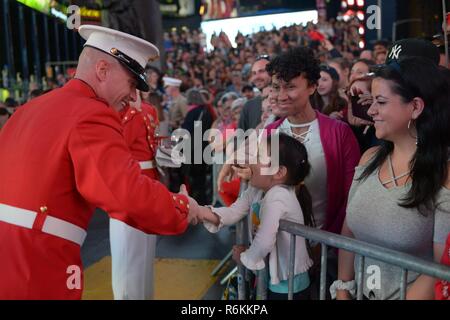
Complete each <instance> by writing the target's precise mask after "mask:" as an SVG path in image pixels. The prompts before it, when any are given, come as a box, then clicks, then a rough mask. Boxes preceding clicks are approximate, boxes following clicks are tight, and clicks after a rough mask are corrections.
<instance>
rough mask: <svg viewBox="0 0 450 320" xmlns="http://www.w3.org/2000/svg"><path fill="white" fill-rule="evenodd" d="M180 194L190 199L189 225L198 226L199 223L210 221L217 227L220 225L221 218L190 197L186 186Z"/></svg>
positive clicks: (182, 186) (183, 186) (181, 188)
mask: <svg viewBox="0 0 450 320" xmlns="http://www.w3.org/2000/svg"><path fill="white" fill-rule="evenodd" d="M180 194H182V195H185V196H186V197H188V199H189V213H188V223H190V224H192V225H196V224H197V223H199V222H204V221H208V222H211V223H214V224H216V225H218V224H219V217H218V216H216V215H215V214H214V213H213V212H212V211H211V209H209V208H208V207H206V206H200V205H199V204H198V203H197V201H195V199H194V198H192V197H190V196H189V193H188V192H187V189H186V186H185V185H184V184H182V185H181V187H180Z"/></svg>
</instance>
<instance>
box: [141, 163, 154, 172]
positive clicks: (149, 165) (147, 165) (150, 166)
mask: <svg viewBox="0 0 450 320" xmlns="http://www.w3.org/2000/svg"><path fill="white" fill-rule="evenodd" d="M139 165H140V166H141V170H147V169H153V168H155V167H156V166H155V162H154V161H139Z"/></svg>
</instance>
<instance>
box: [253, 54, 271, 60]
mask: <svg viewBox="0 0 450 320" xmlns="http://www.w3.org/2000/svg"><path fill="white" fill-rule="evenodd" d="M259 60H267V61H270V56H269V55H268V54H261V55H259V56H257V57H256V61H259Z"/></svg>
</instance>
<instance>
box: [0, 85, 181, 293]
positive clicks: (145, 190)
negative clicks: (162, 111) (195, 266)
mask: <svg viewBox="0 0 450 320" xmlns="http://www.w3.org/2000/svg"><path fill="white" fill-rule="evenodd" d="M1 204H3V205H7V206H12V207H15V208H20V209H26V210H30V211H34V212H38V214H37V218H36V219H35V221H34V224H33V226H32V228H26V227H22V226H18V225H15V224H11V223H8V222H4V221H0V244H1V245H0V257H1V260H2V262H1V263H0V299H79V298H81V294H82V283H83V282H82V279H81V288H80V287H79V286H76V281H75V282H73V276H74V275H75V276H76V270H77V269H79V270H82V265H81V258H80V246H79V245H78V244H76V243H74V242H71V241H69V240H66V239H63V238H61V237H58V236H55V235H52V234H48V233H45V232H43V231H42V225H43V223H44V220H45V219H46V217H47V215H48V217H49V218H51V217H56V218H58V219H61V220H63V221H66V222H69V223H71V224H73V225H76V226H79V227H81V228H82V229H84V230H86V229H87V226H88V224H89V221H90V219H91V217H92V214H93V212H94V209H95V208H96V207H99V208H102V209H103V210H104V211H106V212H108V214H109V215H110V216H111V217H112V218H115V219H118V220H121V221H123V222H125V223H127V224H129V225H130V226H132V227H134V228H137V229H140V230H142V231H144V232H147V233H152V234H166V235H172V234H179V233H181V232H183V231H184V230H185V229H186V228H187V219H186V217H187V213H188V210H189V205H188V200H187V198H186V197H184V196H179V195H173V194H171V193H170V192H169V191H168V190H167V189H166V187H165V186H164V185H162V184H161V183H159V182H158V181H155V180H152V179H149V178H148V177H146V176H145V175H143V174H141V169H140V166H139V164H138V162H137V161H136V160H134V159H133V158H132V156H131V154H130V151H129V149H128V146H127V145H126V142H125V140H124V137H123V134H122V124H121V121H120V117H119V114H118V113H117V112H116V111H114V110H113V109H112V108H110V107H108V105H107V104H106V103H105V102H104V101H102V100H100V99H98V98H97V97H96V95H95V93H94V91H93V90H92V89H91V88H90V87H89V86H88V85H87V84H85V83H84V82H82V81H80V80H71V81H70V82H69V83H68V84H67V85H66V86H64V87H63V88H61V89H57V90H54V91H52V92H50V93H48V94H46V95H43V96H41V97H38V98H36V99H34V100H32V101H31V102H29V103H27V104H26V105H24V106H22V107H20V108H19V110H18V111H17V112H16V113H15V114H14V116H13V117H12V118H11V119H10V120H9V122H8V123H7V124H6V126H5V127H4V128H3V130H2V131H1V133H0V205H1ZM44 207H45V209H47V210H42V208H44ZM40 211H41V212H43V213H40ZM44 211H45V212H44ZM0 213H1V210H0ZM48 220H51V219H48ZM74 270H75V271H74ZM80 273H81V272H80ZM74 283H75V288H74Z"/></svg>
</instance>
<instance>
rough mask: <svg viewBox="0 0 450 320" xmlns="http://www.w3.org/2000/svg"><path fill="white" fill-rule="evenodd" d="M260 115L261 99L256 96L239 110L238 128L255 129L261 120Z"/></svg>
mask: <svg viewBox="0 0 450 320" xmlns="http://www.w3.org/2000/svg"><path fill="white" fill-rule="evenodd" d="M261 115H262V99H261V96H257V97H255V98H253V99H251V100H248V101H247V102H246V103H245V104H244V107H243V108H242V111H241V116H240V118H239V123H238V128H239V129H243V130H244V131H247V130H248V129H255V128H256V127H257V126H258V124H259V123H260V122H261Z"/></svg>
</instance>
